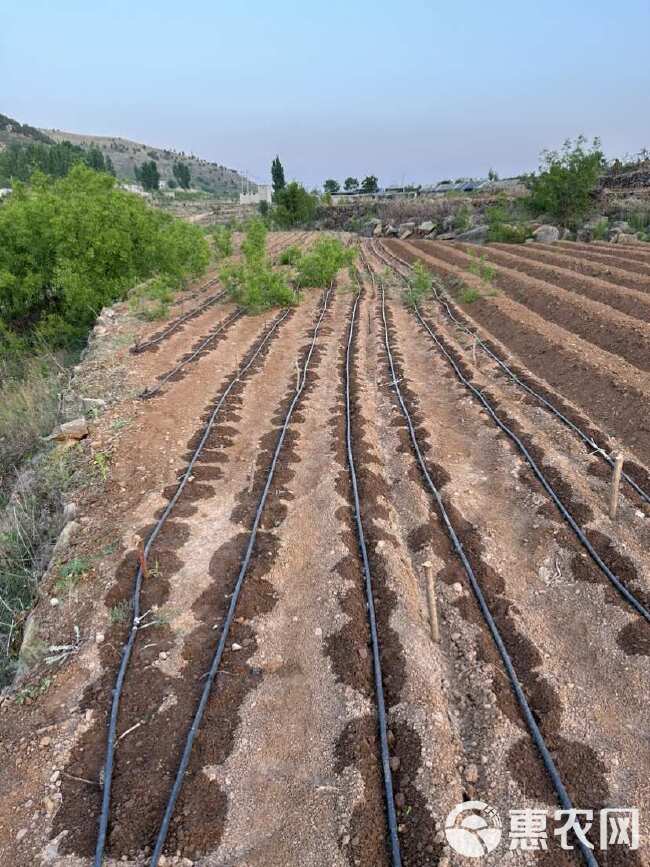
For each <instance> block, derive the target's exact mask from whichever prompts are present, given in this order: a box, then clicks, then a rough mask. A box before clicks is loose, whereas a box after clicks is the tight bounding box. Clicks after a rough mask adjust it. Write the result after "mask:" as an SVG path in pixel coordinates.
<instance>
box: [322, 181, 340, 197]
mask: <svg viewBox="0 0 650 867" xmlns="http://www.w3.org/2000/svg"><path fill="white" fill-rule="evenodd" d="M323 189H324V190H325V192H326V193H332V195H333V194H334V193H338V191H339V190H340V189H341V185H340V184H339V182H338V181H335V180H334V179H333V178H328V179H327V180H326V181H325V183H324V184H323Z"/></svg>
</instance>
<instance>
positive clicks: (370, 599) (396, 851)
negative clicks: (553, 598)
mask: <svg viewBox="0 0 650 867" xmlns="http://www.w3.org/2000/svg"><path fill="white" fill-rule="evenodd" d="M360 297H361V284H359V291H358V292H357V297H356V298H355V301H354V306H353V307H352V318H351V320H350V330H349V333H348V342H347V348H346V353H345V445H346V449H347V455H348V467H349V469H350V480H351V482H352V496H353V499H354V518H355V523H356V527H357V536H358V539H359V549H360V551H361V558H362V561H363V574H364V583H365V590H366V605H367V609H368V620H369V622H370V638H371V643H372V663H373V672H374V677H375V697H376V700H377V724H378V727H379V743H380V752H381V765H382V773H383V778H384V792H385V796H386V816H387V821H388V833H389V837H390V851H391V864H392V867H401V863H402V856H401V853H400V845H399V836H398V834H397V814H396V812H395V797H394V793H393V776H392V773H391V768H390V750H389V748H388V724H387V722H386V702H385V698H384V686H383V677H382V672H381V657H380V654H379V637H378V635H377V617H376V614H375V602H374V595H373V582H372V574H371V572H370V562H369V560H368V550H367V548H366V538H365V534H364V530H363V523H362V520H361V503H360V501H359V489H358V485H357V473H356V469H355V463H354V452H353V449H352V419H351V410H350V358H351V355H352V341H353V338H354V326H355V322H356V316H357V307H358V305H359V299H360Z"/></svg>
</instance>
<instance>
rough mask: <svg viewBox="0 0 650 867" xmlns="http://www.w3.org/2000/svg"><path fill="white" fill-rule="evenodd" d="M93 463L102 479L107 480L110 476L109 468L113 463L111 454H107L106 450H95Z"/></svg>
mask: <svg viewBox="0 0 650 867" xmlns="http://www.w3.org/2000/svg"><path fill="white" fill-rule="evenodd" d="M93 463H94V465H95V467H96V469H97V472H98V473H99V475H100V476H101V478H102V481H104V482H105V481H106V479H107V478H108V470H109V466H110V463H111V459H110V456H109V455H108V454H106V452H95V455H94V457H93Z"/></svg>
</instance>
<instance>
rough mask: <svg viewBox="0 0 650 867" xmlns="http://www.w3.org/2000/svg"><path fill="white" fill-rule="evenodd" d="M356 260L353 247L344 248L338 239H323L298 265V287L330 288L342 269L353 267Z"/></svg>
mask: <svg viewBox="0 0 650 867" xmlns="http://www.w3.org/2000/svg"><path fill="white" fill-rule="evenodd" d="M355 258H356V250H354V249H353V248H352V247H344V246H343V244H342V243H341V242H340V241H338V240H337V239H336V238H322V239H321V240H319V241H317V242H316V243H315V244H314V246H313V247H312V248H311V250H310V251H309V252H308V253H306V254H305V255H304V256H302V258H301V260H300V262H299V263H298V275H297V278H296V285H297V286H299V287H301V288H302V287H305V286H313V287H322V288H325V287H326V286H330V285H331V283H332V282H333V280H334V278H335V277H336V275H337V274H338V272H339V271H340V270H341V268H345V267H347V266H349V265H352V263H353V262H354V260H355Z"/></svg>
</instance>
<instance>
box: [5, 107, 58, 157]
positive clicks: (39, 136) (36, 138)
mask: <svg viewBox="0 0 650 867" xmlns="http://www.w3.org/2000/svg"><path fill="white" fill-rule="evenodd" d="M33 142H41V143H42V144H52V139H51V138H50V137H49V136H48V135H46V133H44V132H43V131H42V130H40V129H36V127H34V126H29V124H26V123H20V122H19V121H17V120H14V119H13V118H12V117H7V115H6V114H0V149H2V147H3V146H5V145H8V144H31V143H33Z"/></svg>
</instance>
